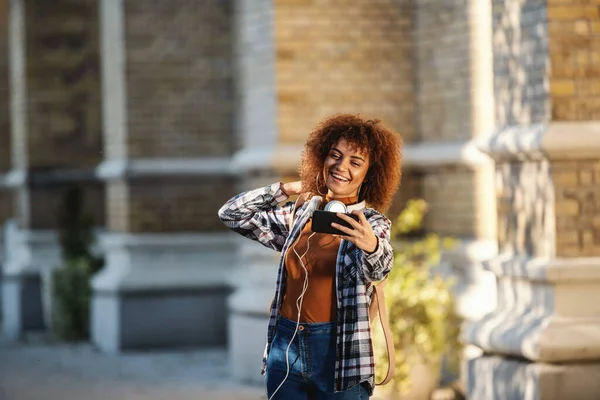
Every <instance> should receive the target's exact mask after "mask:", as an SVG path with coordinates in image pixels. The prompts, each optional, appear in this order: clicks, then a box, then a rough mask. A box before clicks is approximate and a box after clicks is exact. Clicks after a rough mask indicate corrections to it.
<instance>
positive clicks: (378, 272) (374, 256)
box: [363, 213, 394, 281]
mask: <svg viewBox="0 0 600 400" xmlns="http://www.w3.org/2000/svg"><path fill="white" fill-rule="evenodd" d="M369 223H370V224H371V227H373V232H374V233H375V236H377V240H378V241H379V243H378V244H377V248H376V250H375V251H374V252H373V253H371V254H368V253H365V254H364V262H363V274H364V276H365V278H366V279H367V281H380V280H382V279H383V278H385V277H386V275H387V274H388V273H389V272H390V270H391V269H392V265H393V263H394V250H393V248H392V245H391V243H390V228H391V225H392V223H391V221H390V220H389V219H388V218H387V217H385V216H384V215H382V214H379V213H376V214H374V215H373V216H371V218H369Z"/></svg>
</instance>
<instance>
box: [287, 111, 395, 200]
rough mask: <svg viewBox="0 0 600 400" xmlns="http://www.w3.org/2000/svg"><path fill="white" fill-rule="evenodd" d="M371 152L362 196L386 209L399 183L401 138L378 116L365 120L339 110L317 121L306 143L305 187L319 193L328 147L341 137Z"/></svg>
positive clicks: (303, 167) (312, 192) (303, 178)
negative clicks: (319, 183) (318, 178)
mask: <svg viewBox="0 0 600 400" xmlns="http://www.w3.org/2000/svg"><path fill="white" fill-rule="evenodd" d="M342 138H343V139H345V140H346V141H347V142H348V143H349V144H350V145H352V146H355V147H356V149H357V150H359V151H362V152H364V153H367V154H368V155H369V170H368V171H367V175H366V176H365V181H364V183H363V185H362V187H361V190H360V197H361V198H360V199H359V200H361V201H362V200H365V201H366V202H367V204H368V205H369V206H370V207H373V208H374V209H376V210H378V211H380V212H385V211H386V210H387V209H388V208H389V206H390V204H391V202H392V199H393V197H394V194H395V193H396V190H397V189H398V187H399V186H400V178H401V176H402V170H401V168H402V167H401V158H402V150H401V148H402V144H403V142H402V138H401V136H400V135H399V134H398V133H396V132H394V131H392V130H391V129H389V128H387V127H385V126H384V125H383V124H382V123H381V121H380V120H379V119H369V120H365V119H363V118H361V117H360V116H359V115H352V114H338V115H334V116H331V117H329V118H327V119H325V120H323V121H322V122H321V123H319V124H318V125H317V127H316V128H315V130H313V131H312V132H311V133H310V134H309V135H308V139H307V141H306V144H305V145H304V151H303V153H302V162H301V164H300V169H299V173H300V179H301V180H302V189H303V191H304V192H309V193H311V194H312V195H318V194H319V192H322V190H323V189H324V188H323V187H320V188H318V187H317V182H316V177H317V175H318V174H320V173H321V172H322V170H323V165H324V163H325V159H326V158H327V155H328V154H329V150H330V149H331V147H332V146H333V145H335V144H336V143H337V142H338V141H339V140H340V139H342Z"/></svg>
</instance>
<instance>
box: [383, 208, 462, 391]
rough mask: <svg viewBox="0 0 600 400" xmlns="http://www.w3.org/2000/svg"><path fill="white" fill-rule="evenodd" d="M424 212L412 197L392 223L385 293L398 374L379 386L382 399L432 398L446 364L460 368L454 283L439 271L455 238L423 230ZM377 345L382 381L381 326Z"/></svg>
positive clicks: (384, 370)
mask: <svg viewBox="0 0 600 400" xmlns="http://www.w3.org/2000/svg"><path fill="white" fill-rule="evenodd" d="M426 210H427V204H426V203H425V201H423V200H411V201H409V202H408V204H407V206H406V207H405V208H404V209H403V210H402V212H401V213H400V215H399V216H398V218H397V220H396V223H395V224H394V225H393V227H394V228H393V229H394V230H393V232H392V239H393V245H394V251H395V258H394V267H393V268H392V271H391V272H390V274H389V276H388V282H387V285H386V289H385V290H386V292H385V296H386V306H387V311H388V317H389V324H390V330H391V331H392V336H393V340H394V347H395V349H396V372H395V376H394V377H393V379H392V381H391V382H390V383H389V384H388V385H386V386H383V387H378V388H377V389H376V393H375V395H376V398H379V399H386V398H387V399H410V400H421V399H423V400H425V399H427V400H429V398H430V396H431V394H432V392H433V391H434V390H435V389H436V388H437V387H438V384H439V383H440V375H441V370H442V364H443V363H447V364H448V367H449V368H450V369H451V370H455V371H457V370H458V366H459V363H460V354H461V344H460V342H459V331H460V319H459V318H458V316H457V315H456V312H455V303H454V299H453V296H452V292H451V287H452V281H451V280H450V279H446V278H444V277H442V276H441V275H440V274H436V268H437V266H438V265H439V264H440V260H441V255H442V252H443V251H444V250H447V249H450V248H452V247H454V246H455V245H456V244H457V241H456V240H455V239H453V238H449V237H440V236H439V235H436V234H426V233H423V231H422V229H421V227H422V222H423V218H424V215H425V213H426ZM415 232H420V234H419V235H415V234H414V233H415ZM373 347H374V351H375V365H376V368H375V377H376V382H378V381H380V380H381V379H382V377H383V376H384V375H385V372H386V370H387V356H386V351H385V340H384V339H383V333H382V332H381V330H378V329H375V330H374V332H373Z"/></svg>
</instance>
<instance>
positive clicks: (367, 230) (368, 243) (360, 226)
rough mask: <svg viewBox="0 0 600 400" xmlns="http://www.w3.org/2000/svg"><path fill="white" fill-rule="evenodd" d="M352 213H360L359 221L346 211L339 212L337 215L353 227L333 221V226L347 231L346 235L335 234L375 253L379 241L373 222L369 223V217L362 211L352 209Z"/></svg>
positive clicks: (368, 251)
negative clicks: (345, 212)
mask: <svg viewBox="0 0 600 400" xmlns="http://www.w3.org/2000/svg"><path fill="white" fill-rule="evenodd" d="M352 214H354V215H358V222H356V221H355V220H354V219H352V218H350V217H349V216H347V215H346V214H344V213H337V216H338V217H340V218H341V219H343V220H344V221H346V222H348V223H349V224H350V226H352V229H351V228H346V227H345V226H342V225H339V224H336V223H335V222H332V223H331V226H332V227H334V228H336V229H339V230H340V231H342V232H344V233H345V235H334V236H335V237H339V238H341V239H344V240H348V241H350V242H352V243H354V244H355V245H356V247H358V248H359V249H361V250H363V251H365V252H367V253H373V252H374V251H375V250H377V245H378V243H379V242H378V240H377V236H375V233H374V232H373V228H372V227H371V224H369V221H367V218H366V217H365V214H363V212H362V211H359V210H354V211H352Z"/></svg>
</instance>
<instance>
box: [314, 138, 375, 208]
mask: <svg viewBox="0 0 600 400" xmlns="http://www.w3.org/2000/svg"><path fill="white" fill-rule="evenodd" d="M368 171H369V156H368V154H366V153H364V152H362V151H360V150H358V149H357V148H356V147H354V146H352V145H350V144H349V143H348V142H347V141H346V139H344V138H342V139H340V140H338V142H337V143H336V144H334V145H333V146H332V147H331V149H330V150H329V153H328V154H327V157H326V158H325V163H324V164H323V176H324V177H325V184H326V185H327V189H328V190H327V194H328V196H329V198H331V199H339V198H344V197H352V196H358V189H359V188H360V185H361V183H362V182H363V181H364V179H365V176H366V175H367V172H368Z"/></svg>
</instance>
